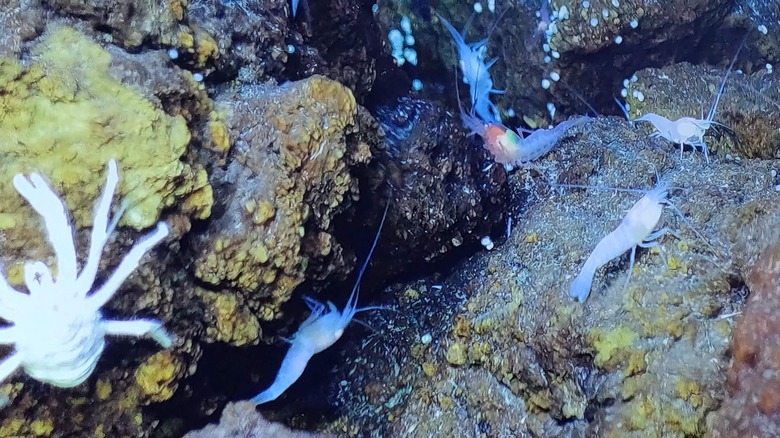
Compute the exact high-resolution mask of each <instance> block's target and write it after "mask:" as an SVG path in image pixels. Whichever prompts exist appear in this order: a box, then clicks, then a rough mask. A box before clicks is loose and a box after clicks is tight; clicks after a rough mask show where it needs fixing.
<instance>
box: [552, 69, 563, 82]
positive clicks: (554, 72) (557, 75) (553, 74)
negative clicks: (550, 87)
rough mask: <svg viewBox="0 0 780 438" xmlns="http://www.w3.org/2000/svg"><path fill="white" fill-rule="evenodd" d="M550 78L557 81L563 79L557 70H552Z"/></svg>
mask: <svg viewBox="0 0 780 438" xmlns="http://www.w3.org/2000/svg"><path fill="white" fill-rule="evenodd" d="M550 79H552V80H554V81H555V82H558V81H559V80H560V79H561V75H559V74H558V72H557V71H551V72H550Z"/></svg>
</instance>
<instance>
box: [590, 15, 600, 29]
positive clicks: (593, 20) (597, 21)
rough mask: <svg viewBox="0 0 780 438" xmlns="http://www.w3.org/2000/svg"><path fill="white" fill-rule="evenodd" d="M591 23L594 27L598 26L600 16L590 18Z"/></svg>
mask: <svg viewBox="0 0 780 438" xmlns="http://www.w3.org/2000/svg"><path fill="white" fill-rule="evenodd" d="M590 25H591V26H592V27H596V26H598V25H599V19H598V18H596V17H593V18H591V19H590Z"/></svg>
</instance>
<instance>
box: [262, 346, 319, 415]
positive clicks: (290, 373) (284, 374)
mask: <svg viewBox="0 0 780 438" xmlns="http://www.w3.org/2000/svg"><path fill="white" fill-rule="evenodd" d="M314 353H315V351H314V350H313V349H312V348H311V347H309V346H308V345H304V344H301V343H295V342H293V343H292V345H291V346H290V349H289V350H287V355H286V356H284V360H283V361H282V366H281V367H280V368H279V373H278V374H276V379H275V380H274V383H272V384H271V386H269V387H268V389H266V390H265V391H263V392H261V393H260V394H257V395H256V396H254V397H252V399H251V400H250V401H251V402H253V403H254V404H256V405H259V404H262V403H265V402H269V401H272V400H276V398H277V397H279V396H280V395H282V393H283V392H284V391H286V390H287V388H289V387H290V386H291V385H292V384H293V383H295V381H296V380H298V378H299V377H301V374H303V371H304V370H305V369H306V365H307V364H308V363H309V359H311V357H312V356H314Z"/></svg>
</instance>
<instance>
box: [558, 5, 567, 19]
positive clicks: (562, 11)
mask: <svg viewBox="0 0 780 438" xmlns="http://www.w3.org/2000/svg"><path fill="white" fill-rule="evenodd" d="M568 18H569V8H567V7H566V6H565V5H564V6H561V8H560V9H558V19H559V20H566V19H568Z"/></svg>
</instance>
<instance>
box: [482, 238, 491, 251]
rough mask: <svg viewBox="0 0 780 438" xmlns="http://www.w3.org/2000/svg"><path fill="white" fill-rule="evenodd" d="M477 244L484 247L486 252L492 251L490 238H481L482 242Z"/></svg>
mask: <svg viewBox="0 0 780 438" xmlns="http://www.w3.org/2000/svg"><path fill="white" fill-rule="evenodd" d="M479 243H481V244H482V246H484V247H485V249H487V250H488V251H490V250H491V249H493V239H491V238H490V236H485V237H483V238H482V240H480V241H479Z"/></svg>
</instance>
